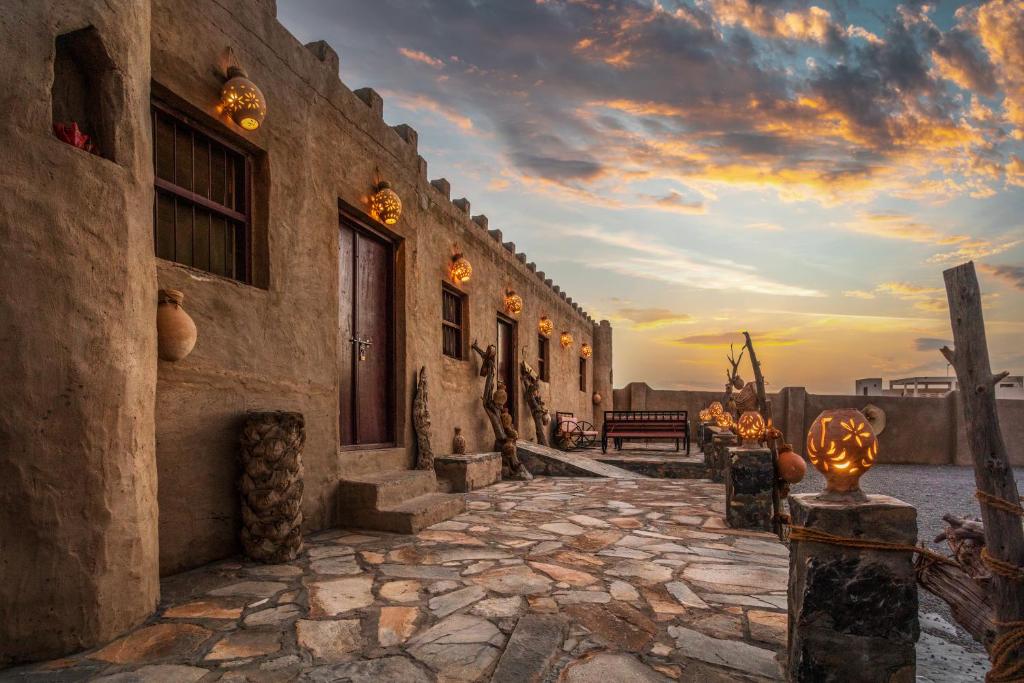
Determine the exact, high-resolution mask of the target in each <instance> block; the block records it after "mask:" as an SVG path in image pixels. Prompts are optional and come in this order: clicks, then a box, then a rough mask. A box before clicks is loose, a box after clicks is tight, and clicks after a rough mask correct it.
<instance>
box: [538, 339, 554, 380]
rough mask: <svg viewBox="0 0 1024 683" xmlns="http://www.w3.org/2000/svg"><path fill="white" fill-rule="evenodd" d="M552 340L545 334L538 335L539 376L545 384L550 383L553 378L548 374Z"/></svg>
mask: <svg viewBox="0 0 1024 683" xmlns="http://www.w3.org/2000/svg"><path fill="white" fill-rule="evenodd" d="M549 343H550V340H549V339H548V338H547V337H545V336H544V335H543V334H539V335H537V375H538V376H539V377H540V378H541V379H542V380H544V381H545V382H550V381H551V377H550V375H549V374H548V372H549V369H548V366H549V364H550V360H549V354H550V348H551V347H550V345H549Z"/></svg>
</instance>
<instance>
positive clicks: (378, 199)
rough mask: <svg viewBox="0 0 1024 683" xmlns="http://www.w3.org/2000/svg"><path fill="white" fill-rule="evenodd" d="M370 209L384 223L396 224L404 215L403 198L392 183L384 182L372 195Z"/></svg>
mask: <svg viewBox="0 0 1024 683" xmlns="http://www.w3.org/2000/svg"><path fill="white" fill-rule="evenodd" d="M370 211H371V212H372V213H373V215H374V217H376V219H377V220H379V221H380V222H381V223H383V224H384V225H394V224H395V223H397V222H398V219H399V217H400V216H401V215H402V199H401V198H400V197H399V196H398V194H397V193H396V192H395V191H394V190H392V189H391V183H389V182H386V181H385V182H382V183H380V184H379V185H377V191H376V192H374V193H373V196H372V197H370Z"/></svg>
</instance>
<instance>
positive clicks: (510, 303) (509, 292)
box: [505, 289, 523, 315]
mask: <svg viewBox="0 0 1024 683" xmlns="http://www.w3.org/2000/svg"><path fill="white" fill-rule="evenodd" d="M505 312H506V313H508V314H509V315H519V314H520V313H522V312H523V297H521V296H519V295H518V294H516V292H515V290H514V289H506V290H505Z"/></svg>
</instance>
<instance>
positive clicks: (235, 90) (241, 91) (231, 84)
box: [220, 66, 267, 130]
mask: <svg viewBox="0 0 1024 683" xmlns="http://www.w3.org/2000/svg"><path fill="white" fill-rule="evenodd" d="M220 106H221V110H222V111H223V112H224V113H226V114H227V115H228V116H230V117H231V120H232V121H234V122H235V123H236V124H238V125H239V126H241V127H242V128H244V129H245V130H256V129H257V128H259V127H260V125H261V124H262V123H263V119H264V117H266V115H267V100H266V99H265V98H264V97H263V92H262V91H261V90H260V89H259V88H258V87H256V84H255V83H253V82H252V81H250V80H249V77H248V75H247V74H246V73H245V70H244V69H242V67H240V66H231V67H228V80H227V82H226V83H224V87H223V88H221V90H220Z"/></svg>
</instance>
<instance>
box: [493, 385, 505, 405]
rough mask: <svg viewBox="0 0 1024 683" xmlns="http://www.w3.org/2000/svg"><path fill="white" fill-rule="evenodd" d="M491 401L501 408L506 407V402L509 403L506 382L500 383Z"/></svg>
mask: <svg viewBox="0 0 1024 683" xmlns="http://www.w3.org/2000/svg"><path fill="white" fill-rule="evenodd" d="M491 399H492V400H493V401H494V404H495V405H497V406H499V407H500V406H503V405H505V402H506V401H508V392H507V391H505V384H504V382H498V388H497V389H495V390H494V395H493V396H492V397H491Z"/></svg>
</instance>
